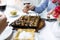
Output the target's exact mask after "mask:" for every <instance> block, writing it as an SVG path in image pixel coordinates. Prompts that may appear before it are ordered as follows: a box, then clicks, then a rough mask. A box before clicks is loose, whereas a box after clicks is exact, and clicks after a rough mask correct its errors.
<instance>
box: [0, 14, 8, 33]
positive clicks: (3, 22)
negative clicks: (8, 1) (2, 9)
mask: <svg viewBox="0 0 60 40" xmlns="http://www.w3.org/2000/svg"><path fill="white" fill-rule="evenodd" d="M7 25H8V23H7V18H6V16H5V15H4V14H0V33H1V32H2V31H3V30H4V29H5V28H6V26H7Z"/></svg>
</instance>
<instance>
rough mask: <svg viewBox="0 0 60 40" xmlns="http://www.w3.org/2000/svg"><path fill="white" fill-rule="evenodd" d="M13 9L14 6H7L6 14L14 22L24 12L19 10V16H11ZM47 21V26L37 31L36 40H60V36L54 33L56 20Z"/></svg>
mask: <svg viewBox="0 0 60 40" xmlns="http://www.w3.org/2000/svg"><path fill="white" fill-rule="evenodd" d="M11 9H12V8H10V7H7V8H6V11H5V15H6V16H7V18H8V21H9V22H10V23H11V22H13V21H14V20H16V19H18V18H19V17H20V16H21V15H24V14H23V12H22V11H21V10H19V12H18V16H17V17H11V16H9V12H10V10H11ZM13 9H14V8H13ZM10 23H9V24H10ZM45 23H46V25H45V27H44V28H43V29H41V30H39V33H37V32H36V33H35V40H60V38H58V37H56V36H55V35H54V33H53V24H54V23H55V22H48V21H45ZM7 27H8V26H7ZM11 30H12V29H11ZM8 31H9V29H8ZM15 32H16V31H15ZM6 36H7V35H6Z"/></svg>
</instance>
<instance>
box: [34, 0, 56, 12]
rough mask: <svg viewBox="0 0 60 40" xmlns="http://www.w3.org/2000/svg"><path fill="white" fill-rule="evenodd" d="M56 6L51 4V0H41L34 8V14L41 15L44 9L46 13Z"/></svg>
mask: <svg viewBox="0 0 60 40" xmlns="http://www.w3.org/2000/svg"><path fill="white" fill-rule="evenodd" d="M55 7H56V5H55V4H54V3H52V0H42V2H41V3H40V4H39V5H38V6H36V7H35V10H34V11H35V12H37V13H42V12H43V11H44V10H45V9H46V8H47V11H50V10H51V9H54V8H55Z"/></svg>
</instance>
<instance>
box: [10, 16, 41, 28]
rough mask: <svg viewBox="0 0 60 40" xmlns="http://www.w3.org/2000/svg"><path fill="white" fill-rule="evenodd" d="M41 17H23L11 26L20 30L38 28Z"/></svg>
mask: <svg viewBox="0 0 60 40" xmlns="http://www.w3.org/2000/svg"><path fill="white" fill-rule="evenodd" d="M39 19H40V17H39V16H21V17H20V18H19V19H18V20H16V21H14V22H13V23H12V24H11V26H13V27H18V28H36V27H37V26H38V22H39Z"/></svg>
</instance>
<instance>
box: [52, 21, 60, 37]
mask: <svg viewBox="0 0 60 40" xmlns="http://www.w3.org/2000/svg"><path fill="white" fill-rule="evenodd" d="M52 31H53V34H54V35H55V36H56V37H58V38H60V25H59V22H58V21H56V22H55V23H54V24H53V27H52Z"/></svg>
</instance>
